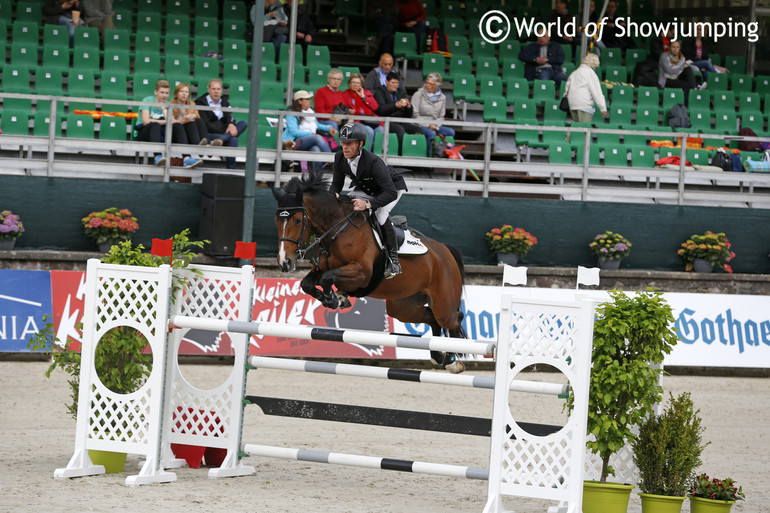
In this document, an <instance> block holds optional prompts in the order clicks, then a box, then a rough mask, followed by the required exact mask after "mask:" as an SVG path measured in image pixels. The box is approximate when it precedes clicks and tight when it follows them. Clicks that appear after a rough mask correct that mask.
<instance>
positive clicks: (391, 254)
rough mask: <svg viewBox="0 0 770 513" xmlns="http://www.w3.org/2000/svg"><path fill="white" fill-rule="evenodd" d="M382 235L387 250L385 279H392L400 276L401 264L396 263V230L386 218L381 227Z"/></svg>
mask: <svg viewBox="0 0 770 513" xmlns="http://www.w3.org/2000/svg"><path fill="white" fill-rule="evenodd" d="M380 228H381V229H382V235H383V237H384V238H385V241H384V242H385V247H386V248H387V250H388V264H387V265H386V266H385V279H389V278H393V277H394V276H395V275H397V274H401V264H400V263H399V262H398V242H397V240H396V229H395V228H393V223H391V222H390V218H388V219H387V220H386V221H385V223H384V224H383V225H381V226H380Z"/></svg>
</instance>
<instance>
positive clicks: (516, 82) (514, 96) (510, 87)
mask: <svg viewBox="0 0 770 513" xmlns="http://www.w3.org/2000/svg"><path fill="white" fill-rule="evenodd" d="M505 85H506V88H505V98H506V100H507V101H508V104H510V105H513V103H514V102H515V101H516V100H528V99H529V81H527V79H526V78H524V77H521V78H511V79H508V80H507V81H506V83H505Z"/></svg>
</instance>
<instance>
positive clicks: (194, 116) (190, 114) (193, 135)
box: [169, 82, 222, 146]
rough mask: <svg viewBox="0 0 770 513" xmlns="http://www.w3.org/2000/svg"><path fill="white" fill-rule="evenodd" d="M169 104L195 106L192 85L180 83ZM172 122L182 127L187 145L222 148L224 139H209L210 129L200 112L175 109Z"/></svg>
mask: <svg viewBox="0 0 770 513" xmlns="http://www.w3.org/2000/svg"><path fill="white" fill-rule="evenodd" d="M169 103H171V104H173V105H195V102H193V101H190V85H189V84H187V83H185V82H180V83H179V85H177V86H176V88H175V89H174V99H173V100H171V101H170V102H169ZM171 120H172V122H173V123H179V124H180V125H182V127H183V128H184V131H185V134H186V136H187V141H186V143H187V144H199V145H201V146H206V145H208V146H222V139H214V140H211V139H210V138H209V129H208V128H207V127H206V123H205V122H204V121H203V120H202V119H201V116H200V111H199V110H196V109H183V108H181V107H179V108H175V109H173V110H172V112H171ZM174 142H179V141H174Z"/></svg>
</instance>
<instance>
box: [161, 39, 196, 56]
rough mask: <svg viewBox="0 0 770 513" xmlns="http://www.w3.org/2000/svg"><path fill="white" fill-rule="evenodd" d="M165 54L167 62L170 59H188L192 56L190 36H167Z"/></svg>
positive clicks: (164, 47)
mask: <svg viewBox="0 0 770 513" xmlns="http://www.w3.org/2000/svg"><path fill="white" fill-rule="evenodd" d="M163 52H164V54H165V55H166V60H168V59H169V57H177V56H179V57H187V58H188V59H189V56H190V36H188V35H187V34H175V33H169V34H166V38H165V44H164V46H163Z"/></svg>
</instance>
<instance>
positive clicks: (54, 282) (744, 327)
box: [0, 270, 770, 368]
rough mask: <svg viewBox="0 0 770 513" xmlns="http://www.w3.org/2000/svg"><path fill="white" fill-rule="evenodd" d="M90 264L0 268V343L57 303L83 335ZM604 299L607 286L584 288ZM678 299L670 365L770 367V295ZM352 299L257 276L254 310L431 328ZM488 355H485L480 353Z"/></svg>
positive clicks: (361, 325)
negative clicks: (330, 300) (340, 300)
mask: <svg viewBox="0 0 770 513" xmlns="http://www.w3.org/2000/svg"><path fill="white" fill-rule="evenodd" d="M84 285H85V273H83V272H80V271H50V272H49V271H16V270H0V351H26V350H27V348H26V344H27V340H28V339H29V337H30V336H31V335H32V334H33V333H35V332H36V331H37V330H38V329H39V328H40V327H42V325H43V315H45V314H48V313H53V323H54V328H55V332H56V334H57V336H58V337H59V339H60V340H64V339H66V338H69V339H70V340H71V341H74V342H80V330H79V329H78V324H79V323H80V322H81V321H82V316H83V305H84V299H85V298H84ZM507 290H509V291H510V292H512V293H514V294H515V295H520V296H522V297H533V298H542V299H551V300H572V299H574V298H575V294H576V291H574V290H568V289H537V288H509V289H507ZM502 292H503V289H502V287H492V286H481V285H467V286H466V287H465V294H464V300H463V304H462V310H463V312H464V319H463V327H464V328H465V331H466V333H467V334H468V337H469V338H471V339H477V340H481V341H490V342H494V341H496V340H497V337H498V321H499V317H500V299H501V295H502ZM577 293H578V294H579V295H580V296H582V297H587V298H590V299H592V300H594V301H595V302H597V303H600V302H603V301H607V300H608V299H609V295H608V293H607V292H606V291H595V290H590V291H588V290H581V291H579V292H577ZM664 297H665V298H666V300H667V301H668V302H669V304H670V305H671V307H672V310H673V313H674V318H675V325H674V326H675V328H676V329H677V332H678V335H679V338H680V342H679V343H678V344H677V346H676V347H675V348H674V351H673V352H672V353H671V354H670V355H668V356H667V357H666V359H665V361H664V364H665V365H677V366H706V367H751V368H770V297H767V296H748V295H734V294H691V293H674V292H669V293H665V294H664ZM351 301H352V303H353V305H352V307H350V308H347V309H345V310H342V311H332V310H327V309H326V308H324V307H322V306H321V304H320V303H319V302H318V301H316V300H315V299H314V298H311V297H310V296H308V295H307V294H305V293H304V292H302V290H301V288H300V281H299V280H295V279H281V278H257V279H256V281H255V284H254V300H253V311H252V318H253V319H254V320H255V321H261V322H277V323H287V324H305V325H314V326H327V327H334V328H343V329H344V328H348V329H364V330H374V331H386V332H394V333H406V334H411V335H419V336H423V335H426V336H430V329H429V328H428V326H427V325H425V324H404V323H401V322H399V321H397V320H395V319H392V318H390V317H389V316H388V315H387V314H386V313H385V302H384V301H382V300H379V299H371V298H351ZM250 352H251V354H256V355H269V356H294V357H328V358H387V359H390V358H405V359H427V358H428V354H427V352H425V351H417V350H408V349H402V348H398V349H396V348H391V347H381V346H359V345H354V344H346V343H342V342H323V341H306V340H297V339H286V338H277V337H264V336H253V337H252V338H251V347H250ZM180 353H181V354H195V355H205V354H208V355H229V354H232V349H231V347H230V341H229V338H228V337H227V335H225V334H221V333H212V332H205V331H201V330H191V331H190V332H188V334H187V335H186V338H185V340H184V341H183V343H182V347H181V348H180ZM479 358H483V357H479Z"/></svg>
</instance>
